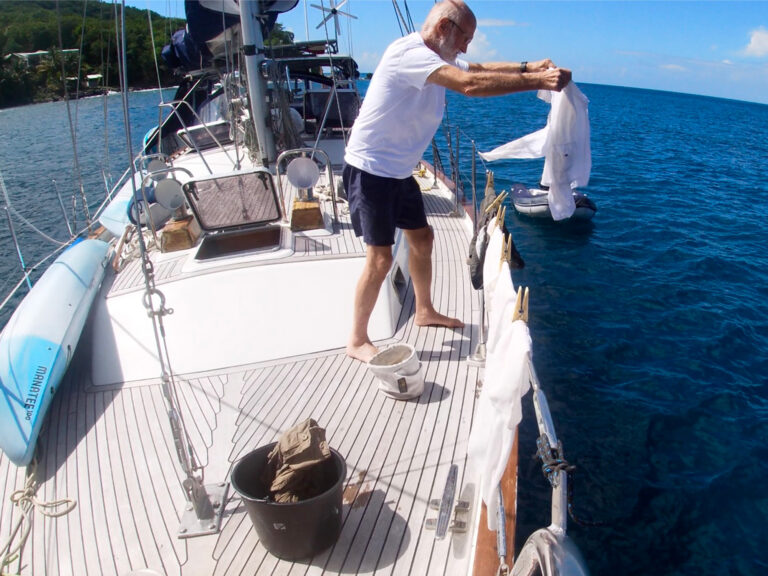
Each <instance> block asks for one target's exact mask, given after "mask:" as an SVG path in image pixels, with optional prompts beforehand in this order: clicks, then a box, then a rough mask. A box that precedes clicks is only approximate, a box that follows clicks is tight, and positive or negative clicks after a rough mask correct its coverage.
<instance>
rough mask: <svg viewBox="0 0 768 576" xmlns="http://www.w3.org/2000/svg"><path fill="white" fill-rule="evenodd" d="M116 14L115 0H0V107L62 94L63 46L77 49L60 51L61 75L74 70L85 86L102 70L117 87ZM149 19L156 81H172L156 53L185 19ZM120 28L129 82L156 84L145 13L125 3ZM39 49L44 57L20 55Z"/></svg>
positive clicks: (107, 82) (131, 84) (134, 85)
mask: <svg viewBox="0 0 768 576" xmlns="http://www.w3.org/2000/svg"><path fill="white" fill-rule="evenodd" d="M115 12H116V5H115V4H113V3H110V2H101V1H94V0H90V1H87V2H86V1H85V0H58V2H55V1H53V0H2V1H0V108H3V107H7V106H17V105H20V104H28V103H31V102H36V101H43V100H51V99H56V98H62V97H63V96H64V81H63V80H62V78H61V58H62V48H63V49H64V50H65V52H66V51H67V50H76V51H77V52H76V53H75V55H74V56H71V55H70V54H69V53H66V54H65V55H64V60H65V75H66V76H70V77H75V76H78V72H79V78H80V86H81V88H85V82H84V79H85V77H86V76H87V75H89V74H101V75H102V76H103V84H104V85H105V86H108V87H112V88H115V87H118V86H119V85H120V82H119V78H118V66H117V50H116V42H115V17H116V14H115ZM151 19H152V27H153V30H154V36H155V42H156V46H155V51H156V57H157V59H158V61H159V62H161V65H160V73H161V82H163V83H165V84H166V85H169V84H172V83H174V82H175V79H174V77H173V73H172V71H171V70H170V69H168V68H167V67H165V66H163V65H162V60H161V58H160V51H161V49H162V47H163V46H164V45H165V44H167V43H168V42H169V40H170V36H171V33H172V32H173V31H175V30H177V29H179V28H183V27H184V21H183V20H180V19H178V18H176V19H169V18H164V17H162V16H160V15H159V14H156V13H154V12H151ZM125 29H126V59H127V61H128V86H129V87H130V88H148V87H152V86H155V85H156V84H157V75H156V72H155V55H153V53H152V42H151V38H150V35H149V33H148V31H147V11H146V10H139V9H136V8H130V7H126V9H125ZM59 34H61V42H59ZM81 46H82V55H81V58H80V60H79V62H78V53H79V51H80V48H81ZM38 51H45V52H47V53H48V55H47V56H45V57H43V56H39V57H34V58H27V57H24V56H20V54H24V53H32V52H38Z"/></svg>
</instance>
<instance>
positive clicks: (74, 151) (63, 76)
mask: <svg viewBox="0 0 768 576" xmlns="http://www.w3.org/2000/svg"><path fill="white" fill-rule="evenodd" d="M56 17H57V20H58V31H59V50H60V54H61V79H62V82H63V84H64V102H65V103H66V109H67V120H68V122H69V136H70V138H71V140H72V154H73V156H74V164H75V166H74V168H75V177H76V178H77V183H78V185H79V188H80V199H81V203H82V205H83V206H82V208H83V213H84V214H85V220H86V223H87V225H88V229H89V230H90V229H91V224H92V221H91V213H90V211H89V210H88V202H87V200H86V197H85V187H84V186H83V176H82V173H81V171H80V160H79V158H78V154H77V136H76V134H75V130H76V125H75V123H74V122H73V120H72V111H71V108H70V104H69V90H68V89H67V77H66V70H65V67H64V38H63V34H62V31H61V10H60V7H59V0H56ZM83 32H84V31H83ZM83 32H81V34H82V33H83ZM78 82H79V81H78ZM78 86H79V84H78Z"/></svg>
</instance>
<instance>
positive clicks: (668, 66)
mask: <svg viewBox="0 0 768 576" xmlns="http://www.w3.org/2000/svg"><path fill="white" fill-rule="evenodd" d="M659 68H663V69H664V70H672V71H673V72H685V70H686V67H685V66H680V64H662V65H661V66H659Z"/></svg>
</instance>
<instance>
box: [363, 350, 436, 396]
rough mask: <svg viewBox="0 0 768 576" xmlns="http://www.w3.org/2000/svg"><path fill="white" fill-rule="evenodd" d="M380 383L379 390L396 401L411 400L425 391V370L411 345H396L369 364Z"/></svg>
mask: <svg viewBox="0 0 768 576" xmlns="http://www.w3.org/2000/svg"><path fill="white" fill-rule="evenodd" d="M368 369H369V370H370V371H371V372H373V374H374V375H375V376H376V378H377V379H378V382H379V390H381V391H382V392H384V393H385V394H386V395H387V396H390V397H392V398H394V399H396V400H409V399H410V398H416V397H417V396H421V393H422V392H423V391H424V370H423V368H422V365H421V361H419V359H418V358H417V356H416V349H415V348H414V347H413V346H411V345H410V344H394V345H393V346H390V347H388V348H385V349H384V350H382V351H381V352H379V353H378V354H376V356H374V357H373V358H371V359H370V361H369V362H368Z"/></svg>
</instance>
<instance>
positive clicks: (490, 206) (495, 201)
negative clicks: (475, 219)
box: [485, 190, 509, 214]
mask: <svg viewBox="0 0 768 576" xmlns="http://www.w3.org/2000/svg"><path fill="white" fill-rule="evenodd" d="M507 196H509V193H508V192H507V191H506V190H502V191H501V194H499V195H498V196H496V198H494V199H493V202H491V203H490V204H488V206H487V207H486V208H485V213H486V214H488V213H489V212H490V211H491V210H495V209H496V207H497V206H498V205H499V204H500V203H502V202H504V200H505V198H506V197H507Z"/></svg>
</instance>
